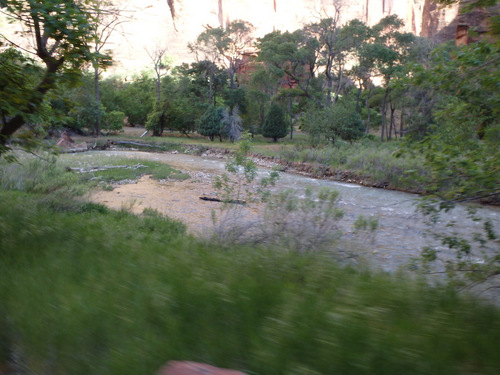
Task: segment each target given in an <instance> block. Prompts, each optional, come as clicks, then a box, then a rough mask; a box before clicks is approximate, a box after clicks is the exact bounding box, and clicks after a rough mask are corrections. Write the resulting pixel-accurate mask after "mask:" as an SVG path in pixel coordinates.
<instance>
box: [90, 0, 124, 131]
mask: <svg viewBox="0 0 500 375" xmlns="http://www.w3.org/2000/svg"><path fill="white" fill-rule="evenodd" d="M93 2H94V6H93V9H92V12H93V18H92V20H91V29H92V44H93V50H94V54H93V57H92V68H93V70H94V97H95V107H96V108H101V92H100V85H99V79H100V76H101V73H102V70H104V69H106V68H107V67H109V66H110V65H111V63H112V60H111V58H110V56H109V55H110V52H109V51H107V54H103V53H102V51H103V48H104V47H105V46H106V44H107V42H108V40H109V38H110V37H111V35H112V34H113V32H114V31H115V30H116V27H117V26H118V25H120V24H121V23H123V22H124V20H123V19H122V18H121V10H120V9H118V8H117V7H116V6H115V5H114V4H113V2H112V1H110V0H93ZM103 114H104V112H103V111H100V110H98V111H97V112H96V116H97V117H96V121H95V127H94V129H93V130H94V135H95V136H97V137H98V136H99V135H100V134H101V121H102V115H103Z"/></svg>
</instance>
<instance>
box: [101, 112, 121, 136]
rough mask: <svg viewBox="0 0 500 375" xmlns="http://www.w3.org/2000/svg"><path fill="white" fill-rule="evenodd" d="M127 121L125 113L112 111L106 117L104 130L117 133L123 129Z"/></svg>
mask: <svg viewBox="0 0 500 375" xmlns="http://www.w3.org/2000/svg"><path fill="white" fill-rule="evenodd" d="M124 120H125V113H123V112H120V111H111V112H108V113H106V115H105V116H104V129H105V130H107V131H109V132H111V133H116V132H119V131H121V130H122V129H123V121H124Z"/></svg>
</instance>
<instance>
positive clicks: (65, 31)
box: [0, 0, 94, 155]
mask: <svg viewBox="0 0 500 375" xmlns="http://www.w3.org/2000/svg"><path fill="white" fill-rule="evenodd" d="M91 5H92V2H91V1H87V0H85V1H78V2H76V1H64V2H61V1H54V0H48V1H44V2H43V3H40V2H39V1H36V0H28V1H14V0H9V1H4V2H2V3H1V7H2V8H3V11H4V12H5V13H6V14H7V15H8V16H9V17H11V19H12V20H16V21H19V22H21V23H22V24H23V25H24V27H25V28H26V30H29V31H30V33H31V36H32V37H33V40H34V41H35V44H36V45H35V47H34V52H33V53H34V54H36V55H37V57H38V58H39V59H40V60H41V61H42V62H43V65H44V68H43V73H42V75H41V77H40V79H39V80H37V81H36V82H35V83H34V85H33V82H31V83H30V82H29V81H27V82H26V83H27V86H24V84H23V85H21V86H13V87H17V88H18V90H17V91H16V92H13V93H12V97H11V98H12V100H14V101H20V103H19V104H21V103H25V107H24V108H23V107H22V104H21V105H20V106H19V108H20V112H19V113H15V114H14V115H13V116H12V117H10V118H9V119H8V120H6V121H5V120H4V121H3V122H2V127H1V129H0V147H1V149H0V153H3V151H4V148H5V145H6V143H7V141H8V139H9V138H10V137H11V136H12V135H13V134H14V133H15V132H17V131H18V130H19V129H20V128H21V127H22V126H23V125H24V124H26V123H27V122H28V121H29V116H33V115H37V114H38V113H39V111H40V109H41V108H43V106H44V99H45V97H46V94H47V93H48V92H49V91H50V90H52V89H54V88H55V87H57V85H58V84H59V83H60V82H75V78H76V77H78V76H79V74H80V68H81V67H82V65H84V64H85V63H88V62H90V61H92V59H93V57H94V55H93V54H92V53H91V51H90V48H89V42H90V40H91V26H90V21H91V20H92V17H93V16H92V13H91ZM2 39H3V37H2ZM9 42H10V41H9ZM30 85H33V86H31V87H30ZM0 155H1V154H0Z"/></svg>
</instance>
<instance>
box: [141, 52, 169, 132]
mask: <svg viewBox="0 0 500 375" xmlns="http://www.w3.org/2000/svg"><path fill="white" fill-rule="evenodd" d="M147 52H148V55H149V57H150V59H151V61H152V62H153V68H154V72H155V75H156V103H155V105H154V107H153V113H152V114H151V116H152V117H153V118H154V121H153V120H151V121H149V123H148V128H149V129H153V136H155V137H161V136H162V134H163V130H164V129H165V121H166V114H165V106H162V104H161V81H162V77H164V76H165V75H166V74H167V73H168V71H169V70H170V68H171V64H170V63H169V62H168V59H167V58H166V55H165V54H166V53H167V48H166V47H161V46H157V47H156V48H155V49H154V50H153V51H151V52H150V51H147ZM155 112H158V113H155Z"/></svg>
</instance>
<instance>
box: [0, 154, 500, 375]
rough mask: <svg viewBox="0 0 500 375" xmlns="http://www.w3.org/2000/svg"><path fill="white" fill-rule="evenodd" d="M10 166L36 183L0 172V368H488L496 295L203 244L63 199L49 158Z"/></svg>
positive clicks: (147, 218) (165, 226)
mask: <svg viewBox="0 0 500 375" xmlns="http://www.w3.org/2000/svg"><path fill="white" fill-rule="evenodd" d="M24 164H25V165H24V166H19V165H18V166H17V167H14V166H13V165H10V166H6V165H5V164H4V163H2V164H1V165H0V168H1V170H2V171H5V170H6V169H5V168H14V169H17V168H19V171H18V172H17V173H18V176H21V175H24V176H27V178H28V179H33V177H35V179H36V181H37V183H32V184H31V185H30V183H28V182H27V181H24V182H23V181H21V177H18V186H23V188H22V189H20V190H22V191H19V190H18V191H15V190H16V189H17V188H16V186H13V185H7V184H4V183H3V181H4V180H5V179H6V178H8V177H9V176H11V174H12V173H14V172H13V170H12V169H9V173H7V174H6V173H1V174H0V176H2V177H1V181H2V183H1V184H0V186H2V190H1V191H0V272H1V274H2V277H1V278H0V343H1V345H0V368H2V366H3V365H5V364H7V363H10V364H11V365H14V367H16V368H15V369H14V370H16V371H17V372H18V373H19V372H20V373H26V374H32V373H38V374H54V373H71V374H89V373H99V374H120V375H127V374H134V375H135V374H152V373H154V372H155V371H156V369H157V368H158V367H159V366H160V365H162V364H163V363H164V362H166V361H167V360H171V359H181V360H195V361H203V362H207V363H211V364H214V365H217V366H223V367H232V368H237V369H241V370H243V371H246V372H248V373H258V374H290V373H300V374H304V373H308V374H331V373H342V374H382V373H383V374H401V373H404V374H422V373H428V374H456V373H459V372H467V373H469V372H471V373H472V372H474V373H476V374H496V373H498V371H499V370H500V358H499V357H498V355H497V350H496V347H497V345H496V344H497V342H498V340H499V339H500V312H499V311H498V309H497V308H495V307H492V306H487V305H483V304H481V303H479V302H477V301H474V300H470V299H467V298H464V297H460V296H458V295H457V294H456V293H455V292H453V291H452V290H450V289H447V288H446V287H435V288H431V287H429V286H427V285H426V284H425V283H422V282H417V281H411V280H409V279H407V278H406V277H405V276H404V275H389V274H384V273H374V272H371V271H368V270H356V269H353V268H339V267H338V265H337V264H336V263H335V262H334V261H333V260H332V259H331V258H330V257H328V256H326V255H325V254H318V253H316V254H305V255H300V254H298V253H290V252H285V251H277V250H273V249H263V248H257V249H256V248H245V247H233V248H229V249H227V248H225V249H219V248H214V247H213V246H211V245H210V244H205V243H200V241H198V240H196V239H194V238H192V237H189V236H186V234H185V231H184V226H183V225H182V224H180V223H178V222H176V221H172V220H169V219H167V218H163V217H162V216H161V215H159V214H157V213H155V212H151V211H148V212H146V213H145V214H144V215H143V216H142V217H137V216H133V215H130V214H129V213H127V212H124V211H121V212H114V211H111V210H108V209H106V208H105V207H103V206H100V205H96V204H89V203H86V202H85V201H83V200H79V199H77V198H75V196H74V194H76V193H80V192H81V191H80V189H76V190H72V189H70V188H69V186H74V185H75V184H76V183H75V180H74V179H75V174H74V173H70V172H67V171H66V170H65V169H64V168H60V167H59V166H58V164H56V165H55V167H53V168H52V169H51V173H50V174H49V173H48V171H45V172H43V168H42V167H41V166H39V167H38V168H33V167H30V164H29V163H27V162H26V163H24ZM25 168H28V170H31V172H30V173H28V172H22V170H24V169H25ZM30 168H31V169H30ZM40 171H42V172H43V174H45V175H46V177H36V176H37V173H38V172H40ZM77 177H78V176H77ZM48 180H51V181H52V182H51V183H49V182H48ZM76 185H77V184H76ZM41 186H44V187H43V188H41ZM80 186H85V185H80ZM60 192H61V193H64V197H63V198H61V197H60V195H59V193H60ZM72 194H73V200H72V201H71V202H72V204H71V205H68V204H67V202H69V200H68V199H66V198H68V196H70V195H72ZM13 360H14V362H15V363H14V364H13V363H12V361H13ZM16 371H14V372H16Z"/></svg>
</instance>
